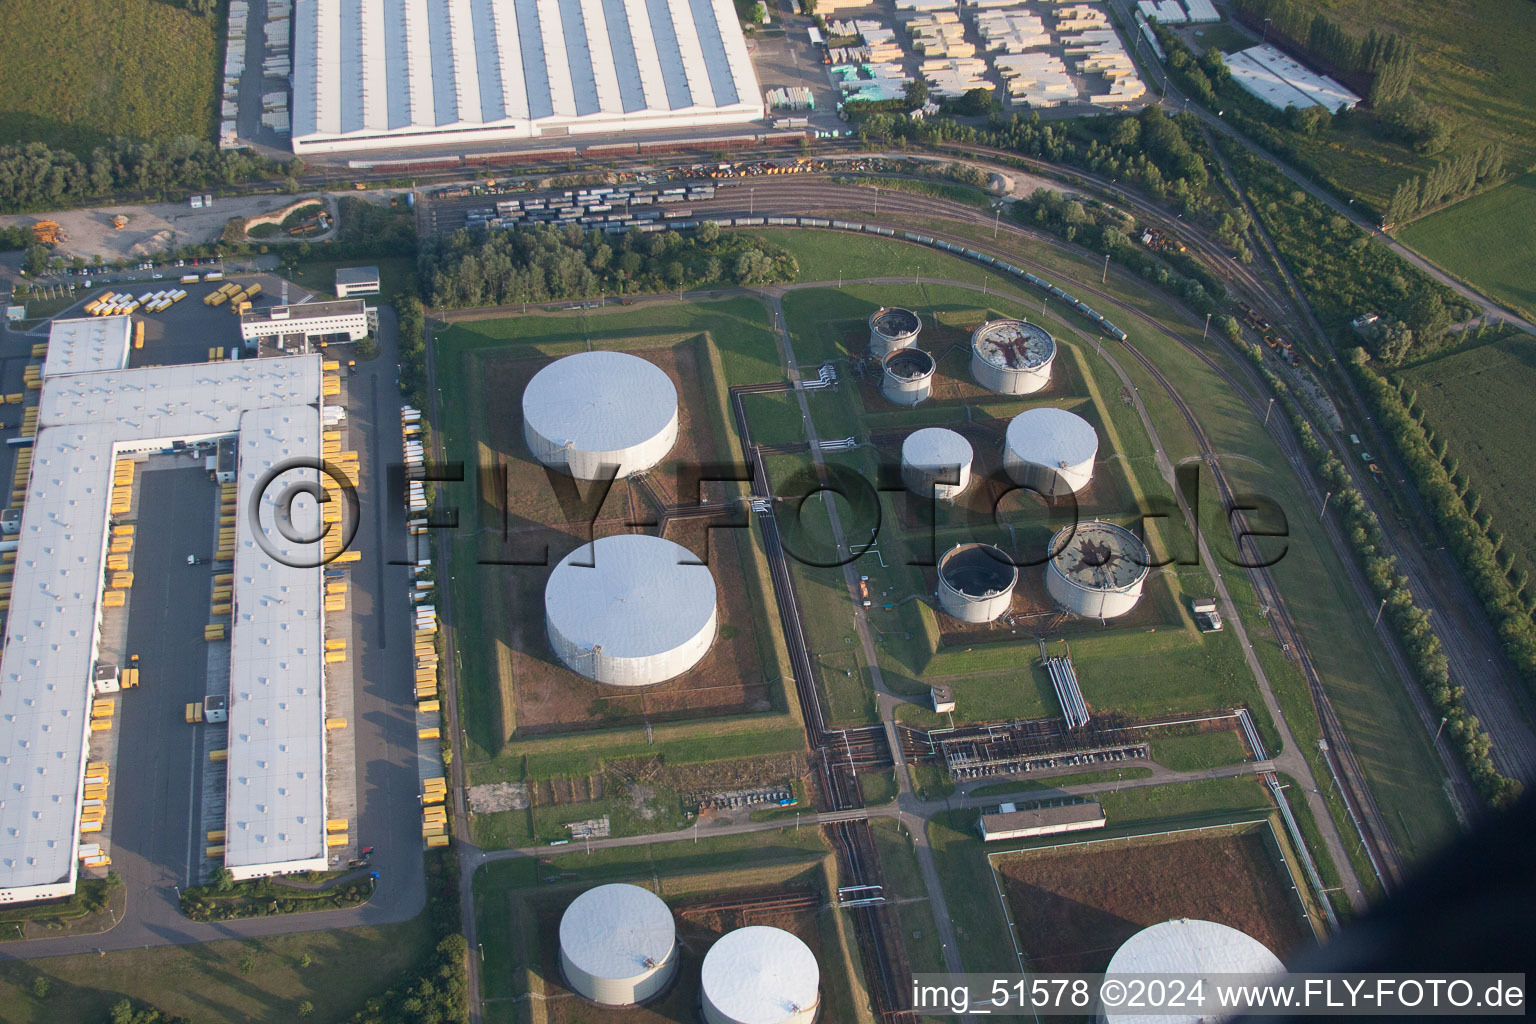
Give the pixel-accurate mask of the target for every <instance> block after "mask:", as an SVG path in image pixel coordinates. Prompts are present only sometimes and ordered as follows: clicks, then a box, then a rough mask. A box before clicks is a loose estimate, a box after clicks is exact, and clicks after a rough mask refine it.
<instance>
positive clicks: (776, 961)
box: [699, 925, 821, 1024]
mask: <svg viewBox="0 0 1536 1024" xmlns="http://www.w3.org/2000/svg"><path fill="white" fill-rule="evenodd" d="M699 987H700V988H701V989H702V990H703V991H702V994H701V997H700V1002H701V1004H702V1006H703V1010H704V1021H705V1024H811V1022H812V1021H814V1020H815V1019H816V1010H817V1007H818V1006H819V1005H820V1003H821V969H820V968H819V967H818V966H817V964H816V955H815V954H814V953H812V952H811V950H810V947H809V946H807V945H806V944H805V943H803V942H801V941H800V940H799V939H797V938H796V937H795V936H793V935H791V934H790V933H789V932H786V931H784V930H783V929H781V928H769V927H766V926H763V925H750V926H748V927H746V928H738V929H736V930H735V931H733V932H727V933H726V934H725V935H722V936H721V937H720V938H719V939H717V940H716V941H715V944H714V945H713V946H710V947H709V952H708V953H706V954H704V965H703V967H702V968H701V969H700V971H699Z"/></svg>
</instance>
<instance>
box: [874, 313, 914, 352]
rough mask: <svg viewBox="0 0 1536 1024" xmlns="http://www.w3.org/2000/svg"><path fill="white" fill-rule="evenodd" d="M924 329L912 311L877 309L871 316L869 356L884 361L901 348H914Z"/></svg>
mask: <svg viewBox="0 0 1536 1024" xmlns="http://www.w3.org/2000/svg"><path fill="white" fill-rule="evenodd" d="M922 329H923V321H922V319H921V318H920V317H919V316H918V315H917V314H916V313H914V312H912V311H911V310H910V309H902V308H900V307H899V306H885V307H883V308H881V309H877V310H875V311H874V312H873V313H871V314H870V315H869V354H870V355H872V356H874V357H875V358H876V359H884V358H885V357H886V356H888V355H890V354H891V353H892V352H894V351H896V350H897V349H899V348H912V347H913V346H914V345H916V344H917V335H918V332H919V331H921V330H922Z"/></svg>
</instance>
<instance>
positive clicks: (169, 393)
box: [0, 318, 327, 903]
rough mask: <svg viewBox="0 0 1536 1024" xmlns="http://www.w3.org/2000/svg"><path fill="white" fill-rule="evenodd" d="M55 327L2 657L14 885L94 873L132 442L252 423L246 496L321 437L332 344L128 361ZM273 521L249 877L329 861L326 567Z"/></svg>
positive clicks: (241, 709) (232, 803)
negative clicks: (165, 362)
mask: <svg viewBox="0 0 1536 1024" xmlns="http://www.w3.org/2000/svg"><path fill="white" fill-rule="evenodd" d="M123 319H125V320H126V319H127V318H123ZM54 331H55V332H57V337H58V338H59V339H60V342H61V352H60V355H59V357H58V359H59V363H56V364H55V365H56V366H60V365H63V366H64V369H63V372H60V373H57V374H55V375H53V376H48V375H46V374H45V376H44V378H43V385H42V390H41V393H40V397H39V404H38V410H39V412H38V433H37V436H36V439H35V441H34V444H33V449H32V450H33V453H34V454H33V464H32V472H31V476H30V478H29V480H28V484H27V496H26V502H25V504H24V506H23V508H22V515H21V523H20V529H19V531H18V534H17V541H18V547H17V551H16V562H15V565H16V568H15V576H14V582H13V588H12V594H11V607H10V612H9V615H8V617H7V619H6V635H5V646H4V655H3V658H0V787H3V791H4V793H5V797H4V799H0V903H7V902H18V901H24V900H37V899H50V898H56V897H60V896H67V895H69V894H70V893H72V892H73V891H74V888H75V883H76V879H77V877H78V871H79V861H78V859H77V856H76V854H77V849H78V843H79V838H80V831H79V829H80V817H81V815H80V811H81V808H82V806H83V799H84V790H85V768H86V761H87V757H86V754H87V751H88V750H89V740H90V727H89V726H90V723H89V718H90V713H91V685H92V679H93V677H94V676H95V665H96V659H97V651H98V648H97V644H98V639H99V623H100V617H101V615H102V609H103V600H102V592H103V585H104V583H105V571H106V555H107V546H108V540H109V529H108V528H109V526H110V524H111V521H110V518H109V502H110V499H111V496H112V490H113V486H114V467H115V464H116V461H117V459H118V458H119V457H121V456H124V455H132V454H135V453H144V452H157V451H162V450H165V449H168V448H170V447H171V445H172V444H173V443H174V442H176V441H178V440H179V441H205V440H213V439H217V438H219V437H223V436H226V435H231V434H234V435H238V436H239V437H240V438H241V452H240V467H239V469H240V483H239V501H240V507H242V508H245V507H250V503H251V499H252V498H253V497H254V496H255V491H254V487H255V486H256V484H257V482H258V481H259V480H260V479H261V478H262V477H263V476H264V474H265V473H266V471H267V469H269V468H270V467H272V466H273V465H275V464H276V463H277V462H281V461H285V460H287V459H290V458H292V457H294V456H295V455H301V454H307V455H310V456H311V457H314V458H318V457H319V455H320V450H321V439H320V430H321V427H320V416H321V414H320V377H321V372H320V359H319V358H318V357H317V356H296V357H290V358H282V359H268V360H262V361H261V362H260V363H254V362H222V363H210V364H183V365H176V366H164V367H141V368H137V369H126V368H124V363H125V362H126V358H127V353H126V350H123V349H122V348H121V338H120V337H118V335H117V333H116V332H115V330H113V329H112V328H110V327H109V328H108V329H107V330H105V331H102V332H100V333H99V334H88V333H82V332H85V331H86V328H84V327H82V326H80V325H79V323H78V322H70V321H62V322H60V323H58V324H55V326H54ZM51 353H52V345H50V355H51ZM75 367H100V368H99V369H75ZM312 475H313V474H312ZM261 507H262V509H263V510H264V511H265V513H266V515H267V520H270V519H271V517H272V515H273V513H274V511H275V509H274V507H273V503H272V501H271V500H270V499H267V500H265V502H264V504H263V505H262V506H261ZM316 514H318V513H316ZM267 520H264V522H265V521H267ZM314 525H317V524H312V523H295V528H296V529H298V530H299V531H300V533H301V534H302V532H303V531H304V530H305V529H307V528H309V527H312V526H314ZM265 539H266V541H267V546H268V547H269V548H270V551H269V550H264V548H263V545H262V544H260V543H258V542H257V540H256V539H255V537H254V535H253V533H252V531H251V524H250V523H249V522H248V521H247V520H246V519H245V518H244V517H242V519H241V523H240V527H239V533H238V534H237V539H236V544H237V547H236V554H235V562H234V570H233V571H234V575H235V577H236V584H235V589H236V593H235V600H236V604H237V605H238V606H239V608H240V614H239V615H238V616H237V617H236V619H235V622H234V627H233V632H232V636H231V658H230V670H229V671H230V689H231V693H232V694H234V695H235V697H236V700H235V702H234V703H233V706H232V708H231V710H230V717H229V726H230V738H231V742H230V747H229V753H228V780H229V782H228V791H227V793H226V795H225V804H226V814H227V819H226V820H227V824H228V828H227V832H228V840H227V844H226V845H227V847H228V849H227V852H226V859H225V865H226V866H227V867H228V868H229V869H230V871H231V872H232V873H233V874H234V875H235V876H236V877H237V878H252V877H258V876H261V875H269V874H276V873H281V872H288V871H303V870H324V869H325V868H326V866H327V855H326V846H325V740H324V728H323V720H324V698H325V686H324V676H323V672H322V663H321V647H322V644H321V637H320V629H321V627H322V622H323V618H322V611H321V593H320V590H321V569H320V568H319V567H318V566H317V567H315V568H312V569H299V568H293V567H291V566H288V565H285V564H283V563H284V562H285V561H299V558H298V556H297V555H296V552H295V551H293V550H290V548H291V545H290V544H289V543H288V541H287V540H286V538H285V536H284V535H283V534H282V533H281V532H280V531H275V530H274V531H270V532H267V533H266V536H265ZM277 593H282V594H283V595H284V597H283V600H281V601H278V600H275V599H273V598H272V597H271V596H270V595H272V594H277ZM278 664H281V665H282V666H283V670H282V671H274V670H273V666H274V665H278Z"/></svg>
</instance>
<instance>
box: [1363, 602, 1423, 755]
mask: <svg viewBox="0 0 1536 1024" xmlns="http://www.w3.org/2000/svg"><path fill="white" fill-rule="evenodd" d="M1386 610H1387V599H1386V598H1382V599H1381V607H1379V608H1377V609H1376V621H1375V622H1373V623H1371V625H1372V626H1379V625H1381V613H1382V612H1384V611H1386ZM1437 735H1438V734H1437Z"/></svg>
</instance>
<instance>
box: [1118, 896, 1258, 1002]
mask: <svg viewBox="0 0 1536 1024" xmlns="http://www.w3.org/2000/svg"><path fill="white" fill-rule="evenodd" d="M1284 972H1285V965H1284V964H1283V963H1281V962H1280V958H1279V957H1277V956H1275V954H1274V953H1272V952H1271V951H1270V949H1269V947H1268V946H1266V945H1264V943H1262V942H1260V941H1259V940H1258V939H1255V938H1254V937H1253V936H1251V935H1249V934H1247V933H1246V932H1242V931H1239V930H1238V929H1236V928H1230V927H1228V926H1227V925H1224V924H1217V923H1216V922H1215V921H1195V920H1189V919H1185V918H1179V919H1176V920H1173V921H1164V922H1163V923H1162V924H1154V925H1152V926H1151V927H1150V928H1143V929H1142V930H1141V931H1139V932H1137V933H1136V934H1135V935H1132V936H1131V937H1130V938H1128V939H1126V940H1125V942H1123V943H1122V944H1121V946H1120V948H1119V949H1117V950H1116V951H1115V955H1114V956H1113V957H1111V958H1110V961H1109V966H1108V967H1107V968H1105V971H1104V974H1105V978H1106V979H1109V978H1114V977H1116V976H1121V977H1123V978H1124V979H1125V980H1126V981H1129V980H1130V976H1132V975H1143V976H1146V975H1160V976H1164V977H1166V976H1168V975H1173V974H1186V975H1199V976H1201V977H1210V976H1212V975H1217V974H1258V975H1277V974H1283V973H1284ZM1209 990H1210V986H1209V985H1207V986H1206V991H1209ZM1098 1019H1099V1020H1100V1021H1102V1022H1104V1024H1197V1022H1199V1021H1206V1020H1211V1019H1212V1017H1211V1016H1210V1015H1209V1014H1199V1015H1197V1014H1166V1015H1161V1014H1160V1015H1153V1014H1147V1013H1137V1012H1135V1011H1121V1010H1118V1009H1115V1008H1104V1007H1100V1011H1099V1018H1098Z"/></svg>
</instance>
